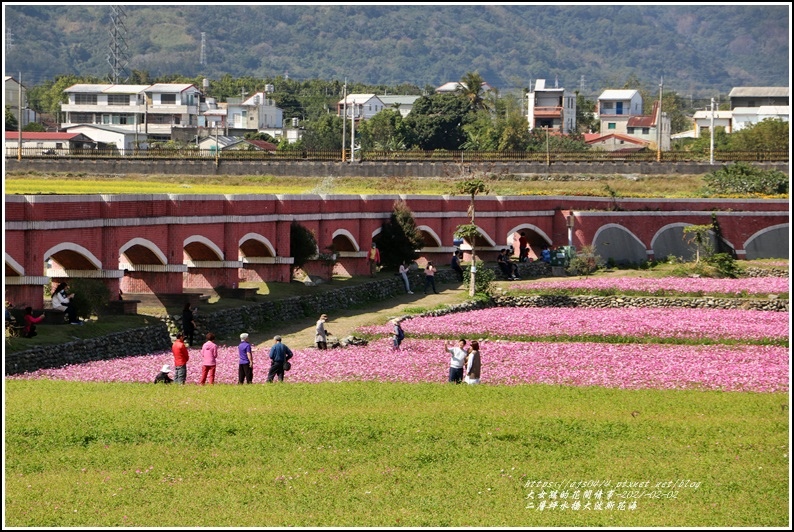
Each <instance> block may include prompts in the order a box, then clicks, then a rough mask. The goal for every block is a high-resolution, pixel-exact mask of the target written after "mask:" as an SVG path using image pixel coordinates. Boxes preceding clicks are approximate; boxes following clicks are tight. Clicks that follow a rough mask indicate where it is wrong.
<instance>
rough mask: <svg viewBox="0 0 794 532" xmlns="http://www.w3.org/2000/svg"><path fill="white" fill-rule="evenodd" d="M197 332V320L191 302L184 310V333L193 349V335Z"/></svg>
mask: <svg viewBox="0 0 794 532" xmlns="http://www.w3.org/2000/svg"><path fill="white" fill-rule="evenodd" d="M195 332H196V318H195V316H194V315H193V310H192V309H191V308H190V301H188V302H187V303H185V306H184V308H183V309H182V333H183V334H184V335H185V336H184V338H185V340H186V341H187V343H188V345H189V346H190V347H193V333H195Z"/></svg>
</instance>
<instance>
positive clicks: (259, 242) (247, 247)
mask: <svg viewBox="0 0 794 532" xmlns="http://www.w3.org/2000/svg"><path fill="white" fill-rule="evenodd" d="M238 248H239V256H240V258H241V259H242V258H246V257H275V256H276V249H275V248H274V247H273V244H271V243H270V240H268V239H267V237H265V236H262V235H260V234H258V233H247V234H245V235H243V236H242V238H240V240H239V242H238Z"/></svg>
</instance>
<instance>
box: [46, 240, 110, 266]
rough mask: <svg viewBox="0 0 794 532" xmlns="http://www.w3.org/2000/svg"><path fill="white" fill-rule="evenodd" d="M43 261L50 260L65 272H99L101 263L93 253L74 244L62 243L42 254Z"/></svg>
mask: <svg viewBox="0 0 794 532" xmlns="http://www.w3.org/2000/svg"><path fill="white" fill-rule="evenodd" d="M42 258H43V259H44V261H47V259H50V258H52V259H53V260H54V261H55V262H57V263H58V264H60V265H61V266H63V268H64V269H65V270H101V269H102V261H100V260H99V259H98V258H96V256H94V254H93V253H91V252H90V251H89V250H87V249H86V248H84V247H83V246H81V245H80V244H75V243H74V242H62V243H60V244H58V245H56V246H53V247H51V248H50V249H48V250H47V251H45V252H44V253H43V254H42Z"/></svg>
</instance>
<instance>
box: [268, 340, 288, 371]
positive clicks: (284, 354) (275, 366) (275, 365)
mask: <svg viewBox="0 0 794 532" xmlns="http://www.w3.org/2000/svg"><path fill="white" fill-rule="evenodd" d="M273 341H274V342H276V343H275V344H273V347H271V348H270V361H271V362H270V371H268V372H267V382H273V378H274V377H276V376H277V375H278V380H279V381H280V382H284V369H285V368H284V364H286V363H287V361H289V359H290V358H292V351H291V350H290V348H289V347H287V346H286V345H284V344H283V343H281V336H279V335H276V336H274V337H273Z"/></svg>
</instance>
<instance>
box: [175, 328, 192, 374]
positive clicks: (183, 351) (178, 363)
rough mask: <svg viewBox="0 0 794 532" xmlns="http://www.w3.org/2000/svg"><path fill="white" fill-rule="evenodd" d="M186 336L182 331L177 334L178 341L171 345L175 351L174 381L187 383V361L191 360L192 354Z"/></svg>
mask: <svg viewBox="0 0 794 532" xmlns="http://www.w3.org/2000/svg"><path fill="white" fill-rule="evenodd" d="M184 338H185V336H184V335H183V334H182V333H179V334H177V335H176V341H175V342H174V345H172V346H171V351H173V353H174V382H175V383H176V384H185V379H186V378H187V361H188V360H190V355H189V354H188V352H187V346H185V340H184Z"/></svg>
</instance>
